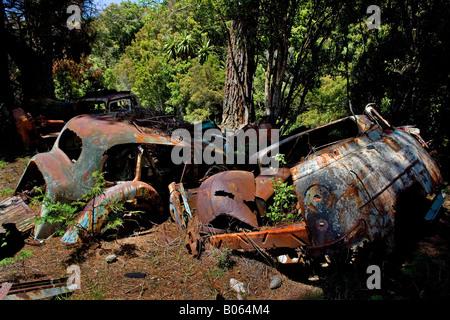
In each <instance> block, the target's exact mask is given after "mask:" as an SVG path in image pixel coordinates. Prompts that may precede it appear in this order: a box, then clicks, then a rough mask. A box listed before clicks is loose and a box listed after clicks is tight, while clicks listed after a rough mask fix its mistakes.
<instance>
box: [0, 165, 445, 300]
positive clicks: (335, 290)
mask: <svg viewBox="0 0 450 320" xmlns="http://www.w3.org/2000/svg"><path fill="white" fill-rule="evenodd" d="M28 159H29V158H28V157H24V158H18V159H16V160H15V161H11V162H6V161H3V162H2V163H3V165H2V167H1V168H0V183H1V186H0V200H1V199H5V198H7V197H9V196H10V195H11V194H12V192H13V190H14V188H15V186H16V184H17V182H18V180H19V178H20V176H21V174H22V172H23V170H24V168H25V167H26V164H27V162H28ZM448 191H450V190H447V194H450V192H448ZM441 211H442V212H441V213H440V216H439V218H438V219H437V221H435V222H434V223H433V224H430V225H427V226H425V227H424V229H423V230H422V231H421V233H420V235H418V239H417V241H416V243H415V245H414V246H412V247H411V248H410V249H411V250H409V251H408V252H403V253H402V254H397V255H396V256H394V257H391V256H390V257H384V256H383V257H382V258H379V257H376V256H375V255H374V254H372V253H371V251H369V254H366V255H362V256H361V258H359V259H358V260H355V261H354V263H351V264H343V265H342V264H335V263H333V262H331V261H325V260H323V261H317V262H314V263H312V264H308V265H295V266H283V265H276V264H272V263H269V262H268V261H266V260H264V258H263V257H262V256H261V255H258V254H257V253H254V254H244V253H239V252H233V254H232V255H231V256H229V255H227V254H226V252H223V251H220V250H217V249H212V248H206V250H205V252H203V254H202V255H201V256H200V258H199V259H197V258H195V257H192V256H190V255H189V254H188V253H187V251H186V249H185V248H184V245H183V241H182V239H181V236H180V234H179V232H178V228H177V226H176V224H175V223H174V222H172V221H171V220H170V219H168V220H167V221H165V222H164V223H162V224H159V225H154V226H153V227H152V228H150V229H148V230H144V231H140V232H135V233H133V234H132V235H130V236H128V237H125V238H121V239H111V240H99V241H98V242H92V243H89V244H77V245H66V244H63V243H62V242H61V241H60V240H61V239H60V237H55V238H51V239H48V240H45V241H43V242H39V241H35V240H32V239H31V238H28V239H25V240H24V243H23V244H22V245H21V246H20V247H21V250H29V251H28V252H31V255H30V256H28V257H26V258H24V259H17V260H16V261H15V262H14V263H9V264H5V265H2V266H0V284H1V283H4V282H12V283H22V282H28V281H35V280H47V279H55V278H61V277H65V276H67V274H66V272H67V268H68V267H69V266H70V265H74V264H75V265H77V266H79V267H80V271H81V289H80V290H76V291H74V292H73V293H72V294H70V295H66V296H59V297H56V298H57V299H68V300H216V299H219V300H222V299H225V300H237V299H244V300H319V299H326V300H353V299H365V300H368V299H383V300H395V299H425V300H426V299H448V298H449V297H450V285H449V284H450V268H449V265H450V250H449V244H450V198H449V197H448V196H447V197H446V201H445V204H444V208H443V209H442V210H441ZM110 255H115V256H116V259H115V260H114V261H112V262H108V261H107V257H109V256H110ZM16 257H17V255H16ZM371 264H376V265H379V266H380V267H381V269H382V287H381V289H378V290H369V289H368V288H367V285H366V281H367V278H368V273H367V267H368V266H369V265H371ZM133 273H134V274H133ZM133 275H134V276H135V277H134V278H133V277H130V276H133ZM275 275H278V276H280V277H281V279H282V284H281V286H280V287H279V288H277V289H270V287H269V284H270V280H271V279H272V277H273V276H275ZM136 276H138V277H136ZM232 278H234V279H236V280H238V281H240V282H242V283H243V286H244V288H245V293H241V294H240V295H238V294H237V292H236V291H235V290H234V289H232V288H231V286H230V279H232ZM53 299H55V298H53Z"/></svg>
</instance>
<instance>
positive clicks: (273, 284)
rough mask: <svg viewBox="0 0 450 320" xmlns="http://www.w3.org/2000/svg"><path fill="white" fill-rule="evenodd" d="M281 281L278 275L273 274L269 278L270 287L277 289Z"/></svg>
mask: <svg viewBox="0 0 450 320" xmlns="http://www.w3.org/2000/svg"><path fill="white" fill-rule="evenodd" d="M282 283H283V280H281V277H280V276H279V275H274V276H273V277H272V279H270V289H272V290H274V289H278V288H279V287H281V284H282Z"/></svg>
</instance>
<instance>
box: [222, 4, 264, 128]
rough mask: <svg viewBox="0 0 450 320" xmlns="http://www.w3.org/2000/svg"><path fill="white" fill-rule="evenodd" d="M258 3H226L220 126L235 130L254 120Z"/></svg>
mask: <svg viewBox="0 0 450 320" xmlns="http://www.w3.org/2000/svg"><path fill="white" fill-rule="evenodd" d="M259 3H260V1H259V0H247V1H239V0H236V1H233V0H231V1H229V4H228V5H229V7H228V8H229V16H230V17H231V19H232V20H231V23H230V29H229V32H228V54H227V62H226V76H225V93H224V103H223V115H222V124H223V125H224V126H225V127H228V128H237V127H239V126H240V125H242V124H247V123H248V122H249V121H251V120H253V118H254V106H253V78H254V75H255V71H256V53H257V51H256V49H257V43H256V35H257V26H258V17H259Z"/></svg>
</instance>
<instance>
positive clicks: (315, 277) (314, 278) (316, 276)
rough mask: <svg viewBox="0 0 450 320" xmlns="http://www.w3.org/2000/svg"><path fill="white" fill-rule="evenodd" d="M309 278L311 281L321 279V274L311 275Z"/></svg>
mask: <svg viewBox="0 0 450 320" xmlns="http://www.w3.org/2000/svg"><path fill="white" fill-rule="evenodd" d="M308 280H309V281H319V280H320V278H319V276H318V275H315V276H311V277H309V278H308Z"/></svg>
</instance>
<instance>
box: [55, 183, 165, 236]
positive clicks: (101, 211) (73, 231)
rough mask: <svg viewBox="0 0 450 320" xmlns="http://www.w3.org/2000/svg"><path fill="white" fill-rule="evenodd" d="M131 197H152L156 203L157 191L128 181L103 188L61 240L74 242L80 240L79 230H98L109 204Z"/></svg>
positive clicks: (145, 184) (147, 198) (143, 184)
mask: <svg viewBox="0 0 450 320" xmlns="http://www.w3.org/2000/svg"><path fill="white" fill-rule="evenodd" d="M132 199H142V200H146V201H149V200H150V199H154V200H155V202H156V204H157V205H158V204H159V203H158V202H159V195H158V193H157V192H156V190H155V189H154V188H153V187H152V186H150V185H149V184H147V183H144V182H140V181H128V182H125V183H121V184H118V185H116V186H114V187H111V188H108V189H107V190H105V192H104V193H103V194H102V195H101V196H99V197H96V198H94V199H92V200H91V201H89V202H88V204H87V205H86V207H85V208H84V209H83V211H82V212H81V213H80V214H79V215H78V217H77V218H76V220H75V222H74V225H73V226H72V227H70V228H69V229H68V230H67V232H66V233H65V234H64V236H63V238H62V239H61V241H62V242H66V243H75V242H77V241H80V240H81V238H80V232H93V233H98V232H100V229H101V227H102V224H103V222H104V220H105V218H106V216H107V215H108V214H109V212H110V211H111V208H110V205H111V204H114V203H117V202H123V201H126V200H132ZM159 205H160V204H159Z"/></svg>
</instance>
